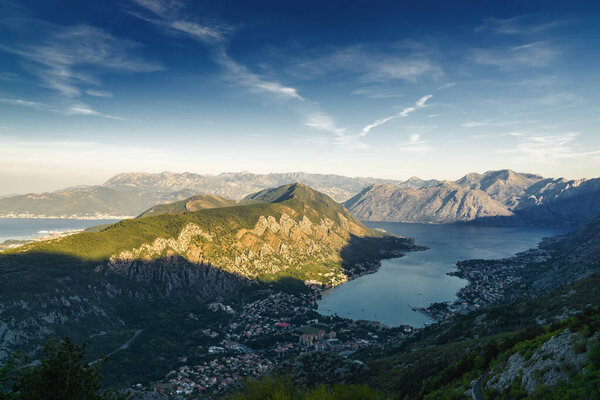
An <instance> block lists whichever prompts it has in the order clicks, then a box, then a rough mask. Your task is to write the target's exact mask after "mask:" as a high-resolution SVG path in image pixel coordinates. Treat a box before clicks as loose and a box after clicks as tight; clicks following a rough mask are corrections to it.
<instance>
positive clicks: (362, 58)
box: [286, 41, 444, 83]
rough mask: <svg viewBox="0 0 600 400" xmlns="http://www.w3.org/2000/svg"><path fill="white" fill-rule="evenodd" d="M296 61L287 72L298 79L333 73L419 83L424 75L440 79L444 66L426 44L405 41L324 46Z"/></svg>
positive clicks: (370, 80)
mask: <svg viewBox="0 0 600 400" xmlns="http://www.w3.org/2000/svg"><path fill="white" fill-rule="evenodd" d="M312 53H313V54H309V55H307V56H304V57H303V58H300V59H297V60H293V61H292V63H291V65H290V66H289V67H287V68H286V70H287V72H288V73H290V74H291V75H293V76H295V77H297V78H299V79H314V78H317V77H322V76H326V75H329V74H332V73H335V74H339V73H340V72H341V73H349V74H353V75H357V76H358V78H359V80H360V81H362V82H365V83H384V82H390V81H404V82H412V83H414V82H417V81H418V80H420V79H422V78H433V79H438V78H440V77H442V76H443V75H444V72H443V70H442V67H441V66H440V65H439V64H438V63H437V62H435V61H434V60H433V57H432V54H431V53H432V52H431V51H430V49H428V48H427V47H426V46H424V45H422V44H420V43H416V42H412V41H404V42H398V43H389V44H386V45H377V46H376V45H365V44H360V45H353V46H347V47H341V48H335V47H334V48H332V47H328V48H321V49H317V50H316V51H313V52H312Z"/></svg>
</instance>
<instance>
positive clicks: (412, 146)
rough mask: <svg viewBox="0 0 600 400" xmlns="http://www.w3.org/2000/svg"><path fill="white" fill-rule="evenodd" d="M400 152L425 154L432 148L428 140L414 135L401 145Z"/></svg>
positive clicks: (416, 134)
mask: <svg viewBox="0 0 600 400" xmlns="http://www.w3.org/2000/svg"><path fill="white" fill-rule="evenodd" d="M397 148H398V150H401V151H407V152H411V153H416V154H425V153H427V152H429V151H430V150H431V146H429V145H428V142H427V141H426V140H423V139H422V138H421V135H420V134H418V133H414V134H412V135H410V136H409V137H408V140H406V141H405V142H403V143H401V144H400V145H399V146H398V147H397Z"/></svg>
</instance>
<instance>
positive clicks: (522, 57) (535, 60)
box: [470, 41, 560, 71]
mask: <svg viewBox="0 0 600 400" xmlns="http://www.w3.org/2000/svg"><path fill="white" fill-rule="evenodd" d="M559 55H560V50H559V49H558V48H557V47H556V46H554V45H552V44H550V43H549V42H546V41H541V42H531V43H526V44H523V45H520V46H514V47H509V48H491V49H473V50H472V52H471V57H470V61H471V62H474V63H476V64H481V65H489V66H493V67H497V68H499V69H500V70H503V71H515V70H518V69H521V68H542V67H547V66H549V65H551V64H552V63H553V62H554V61H555V60H556V59H557V58H558V56H559Z"/></svg>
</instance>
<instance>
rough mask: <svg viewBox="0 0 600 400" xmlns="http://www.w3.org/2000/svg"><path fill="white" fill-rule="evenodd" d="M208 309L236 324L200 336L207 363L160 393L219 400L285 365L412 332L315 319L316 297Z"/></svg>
mask: <svg viewBox="0 0 600 400" xmlns="http://www.w3.org/2000/svg"><path fill="white" fill-rule="evenodd" d="M209 307H210V308H211V310H213V311H214V312H225V313H228V314H230V315H231V316H232V318H231V320H230V322H229V324H227V325H226V326H223V327H222V328H220V329H219V328H216V327H214V326H213V327H212V329H209V328H206V329H202V330H201V333H202V335H203V336H204V337H205V338H207V339H208V343H207V345H206V349H207V352H206V353H204V355H203V356H200V360H202V359H204V360H206V361H204V362H203V363H198V362H199V361H200V360H199V361H196V363H198V365H194V366H193V367H189V366H188V365H183V366H182V367H180V368H178V369H177V370H173V371H171V372H170V373H169V375H167V379H166V381H164V382H163V383H162V384H158V385H154V387H155V388H157V390H159V391H163V392H166V393H172V394H175V393H178V394H192V393H202V395H203V396H214V395H219V394H221V393H223V392H224V391H227V390H229V389H232V388H234V387H236V386H238V385H239V384H240V383H241V382H242V380H243V379H244V378H246V377H250V376H258V375H261V374H263V373H264V372H266V371H268V370H269V369H270V368H271V367H272V366H273V365H274V364H276V363H277V362H278V360H281V359H285V358H288V357H293V356H296V355H301V354H305V353H309V352H312V351H316V350H325V351H335V352H338V353H340V354H341V355H344V356H345V355H349V354H351V353H353V352H354V351H356V350H357V349H360V348H365V347H376V346H379V345H380V344H381V343H384V342H386V341H390V340H397V339H399V338H403V337H405V336H406V334H407V333H409V332H410V328H404V330H402V329H390V328H388V327H386V326H384V325H383V324H380V323H377V322H370V321H352V320H346V319H341V318H332V317H324V318H325V321H319V320H318V319H311V318H314V315H315V314H314V309H315V308H316V295H315V293H305V294H300V295H290V294H286V293H270V294H268V295H267V296H266V297H264V298H262V299H260V300H256V301H254V302H250V303H247V304H245V305H244V306H242V307H241V308H240V309H239V311H234V312H233V313H232V312H231V311H230V310H232V309H231V307H229V306H227V305H224V304H221V303H212V304H211V305H210V306H209ZM303 317H304V318H303ZM188 318H189V316H188ZM406 329H409V331H406ZM339 335H341V336H342V337H343V338H344V340H343V341H341V340H339V338H338V336H339ZM257 338H258V339H259V341H261V343H262V344H261V345H260V347H257V346H256V340H257ZM265 341H266V344H265ZM196 357H198V354H196ZM208 360H210V361H208ZM179 362H180V363H182V364H186V363H188V358H187V357H186V356H183V357H181V358H180V359H179ZM161 385H162V386H161Z"/></svg>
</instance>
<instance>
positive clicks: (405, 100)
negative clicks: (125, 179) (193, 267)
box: [0, 0, 600, 194]
mask: <svg viewBox="0 0 600 400" xmlns="http://www.w3.org/2000/svg"><path fill="white" fill-rule="evenodd" d="M0 8H1V9H2V15H3V16H2V17H1V18H0V33H1V36H0V37H1V39H0V61H1V62H0V82H1V85H0V183H2V187H1V188H0V194H9V193H28V192H42V191H53V190H57V189H60V188H64V187H68V186H74V185H81V184H85V185H94V184H101V183H103V182H104V181H106V180H107V179H108V178H110V177H111V176H113V175H115V174H117V173H121V172H125V171H145V172H161V171H173V172H184V171H189V172H193V173H198V174H212V175H215V174H218V173H221V172H223V171H251V172H253V173H269V172H285V171H293V172H297V171H303V172H308V173H323V174H337V175H344V176H362V177H375V178H384V179H398V180H405V179H408V178H410V177H411V176H418V177H420V178H422V179H448V180H455V179H458V178H460V177H461V176H463V175H464V174H466V173H468V172H480V173H481V172H485V171H488V170H499V169H512V170H515V171H519V172H528V173H535V174H539V175H543V176H546V177H565V178H568V179H578V178H594V177H598V176H600V135H598V132H597V127H598V125H599V122H600V93H599V92H598V90H597V84H596V85H594V84H593V83H597V82H599V81H600V79H599V78H600V52H599V50H598V49H600V26H599V25H598V24H597V21H596V16H597V15H598V14H599V11H600V3H598V2H590V1H576V2H571V3H568V4H567V3H563V2H551V3H550V2H522V1H508V2H491V3H485V4H483V3H479V2H466V3H461V4H451V3H446V2H443V3H440V2H437V1H423V2H419V3H418V4H414V3H402V2H397V3H391V2H386V1H375V2H371V3H369V5H366V4H363V3H352V2H342V1H331V2H327V3H326V4H322V3H321V2H316V1H305V2H301V3H296V2H274V1H266V0H263V1H256V2H252V3H251V4H250V3H248V2H243V1H227V2H217V3H215V2H206V3H204V2H191V1H185V0H175V1H167V0H110V1H90V2H80V1H74V0H63V1H61V2H60V6H57V4H56V3H53V4H48V3H47V2H44V1H39V0H23V1H18V2H17V1H11V0H0Z"/></svg>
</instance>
